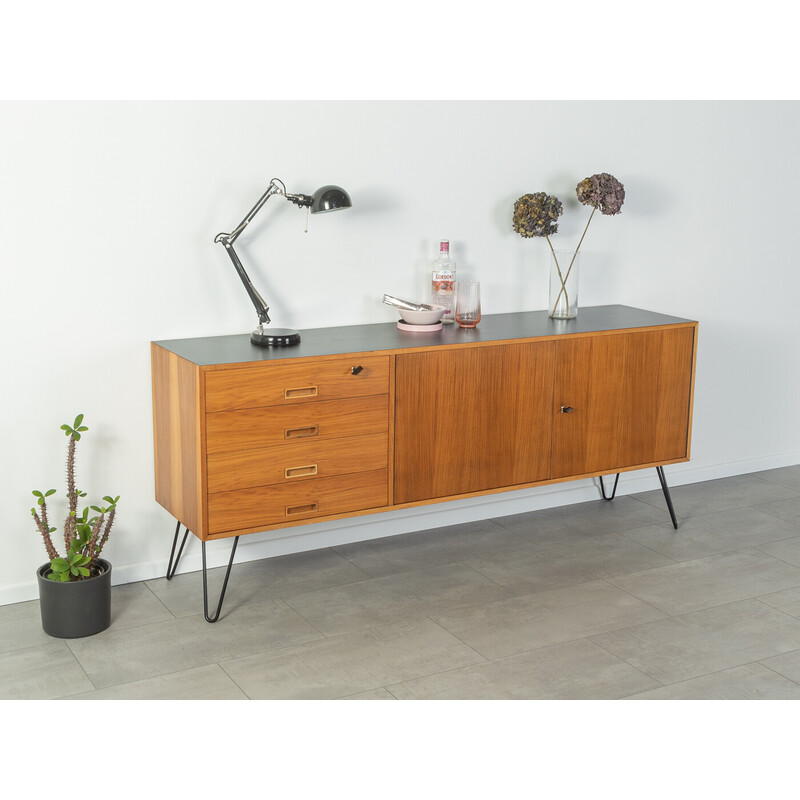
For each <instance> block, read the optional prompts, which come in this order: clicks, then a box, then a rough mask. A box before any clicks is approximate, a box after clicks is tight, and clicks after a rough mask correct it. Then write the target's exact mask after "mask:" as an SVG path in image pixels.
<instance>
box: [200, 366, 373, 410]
mask: <svg viewBox="0 0 800 800" xmlns="http://www.w3.org/2000/svg"><path fill="white" fill-rule="evenodd" d="M359 367H361V369H360V370H359V369H358V368H359ZM354 368H355V369H356V370H357V374H355V375H354V374H353V369H354ZM205 381H206V411H207V412H213V411H229V410H234V409H238V408H260V407H262V406H278V405H292V404H296V403H308V402H316V401H324V400H337V399H340V398H344V397H367V396H369V395H373V394H386V393H387V392H388V391H389V357H388V356H369V357H366V358H361V357H356V356H353V357H351V358H346V359H337V360H335V361H297V362H293V363H288V364H276V363H269V364H261V365H260V366H258V367H245V368H243V369H227V370H212V371H210V372H207V373H206V375H205Z"/></svg>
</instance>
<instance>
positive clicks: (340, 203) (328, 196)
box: [311, 186, 353, 214]
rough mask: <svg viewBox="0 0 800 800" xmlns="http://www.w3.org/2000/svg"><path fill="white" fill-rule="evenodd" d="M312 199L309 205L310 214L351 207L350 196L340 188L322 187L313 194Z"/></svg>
mask: <svg viewBox="0 0 800 800" xmlns="http://www.w3.org/2000/svg"><path fill="white" fill-rule="evenodd" d="M312 199H313V201H314V202H313V203H312V204H311V213H312V214H321V213H324V212H326V211H336V210H338V209H340V208H350V206H352V205H353V204H352V202H351V201H350V195H349V194H347V192H346V191H345V190H344V189H342V187H341V186H322V187H321V188H319V189H317V191H316V192H314V194H313V198H312Z"/></svg>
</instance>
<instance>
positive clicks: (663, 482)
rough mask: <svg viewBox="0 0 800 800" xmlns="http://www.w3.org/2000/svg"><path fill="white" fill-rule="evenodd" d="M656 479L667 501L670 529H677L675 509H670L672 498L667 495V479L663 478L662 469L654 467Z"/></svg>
mask: <svg viewBox="0 0 800 800" xmlns="http://www.w3.org/2000/svg"><path fill="white" fill-rule="evenodd" d="M656 472H657V473H658V479H659V481H661V489H662V491H663V492H664V499H665V500H666V501H667V508H668V509H669V516H670V518H671V519H672V527H673V528H675V530H677V529H678V520H677V518H676V516H675V509H674V508H673V507H672V497H670V494H669V486H667V479H666V478H665V477H664V467H656Z"/></svg>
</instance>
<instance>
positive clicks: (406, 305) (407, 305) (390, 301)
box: [383, 294, 433, 311]
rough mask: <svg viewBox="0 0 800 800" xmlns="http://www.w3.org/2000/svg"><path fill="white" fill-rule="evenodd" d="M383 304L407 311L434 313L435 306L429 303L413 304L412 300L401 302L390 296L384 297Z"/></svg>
mask: <svg viewBox="0 0 800 800" xmlns="http://www.w3.org/2000/svg"><path fill="white" fill-rule="evenodd" d="M383 302H384V303H386V305H387V306H395V308H403V309H405V310H406V311H433V306H431V305H428V304H427V303H412V302H411V301H410V300H400V299H399V298H398V297H392V296H391V295H390V294H385V295H384V296H383Z"/></svg>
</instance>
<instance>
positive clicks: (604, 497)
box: [597, 472, 619, 500]
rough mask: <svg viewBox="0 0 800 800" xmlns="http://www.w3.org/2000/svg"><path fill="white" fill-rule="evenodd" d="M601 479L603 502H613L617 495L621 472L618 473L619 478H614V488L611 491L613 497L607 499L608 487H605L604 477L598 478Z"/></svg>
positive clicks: (599, 476)
mask: <svg viewBox="0 0 800 800" xmlns="http://www.w3.org/2000/svg"><path fill="white" fill-rule="evenodd" d="M597 477H598V478H599V479H600V494H602V495H603V500H613V499H614V495H615V494H616V493H617V484H618V483H619V472H618V473H617V477H616V478H614V488H613V489H612V491H611V497H606V487H605V486H604V485H603V476H602V475H598V476H597Z"/></svg>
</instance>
